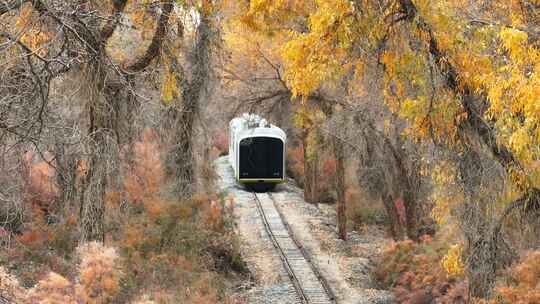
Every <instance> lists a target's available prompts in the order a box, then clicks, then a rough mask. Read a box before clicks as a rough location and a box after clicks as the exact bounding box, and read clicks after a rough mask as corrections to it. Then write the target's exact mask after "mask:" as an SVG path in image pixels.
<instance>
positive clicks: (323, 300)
mask: <svg viewBox="0 0 540 304" xmlns="http://www.w3.org/2000/svg"><path fill="white" fill-rule="evenodd" d="M253 195H254V198H255V199H254V200H255V203H256V205H257V209H258V211H259V214H260V216H261V219H262V222H263V225H264V228H265V230H266V232H267V234H268V236H269V238H270V240H271V241H272V243H273V245H274V247H275V248H276V250H277V251H278V253H279V255H280V258H281V260H282V262H283V266H284V267H285V270H286V271H287V273H288V275H289V278H290V279H291V282H292V284H293V285H294V287H295V289H296V292H297V298H298V301H299V303H306V304H329V303H337V302H336V299H335V296H334V294H333V292H332V290H331V289H330V287H329V285H328V283H327V282H326V280H325V279H324V277H323V276H322V275H321V274H320V272H319V270H318V269H317V267H316V266H315V265H314V263H313V261H312V258H311V256H310V254H309V253H308V252H307V251H306V250H305V249H304V248H303V247H302V244H300V243H299V242H298V240H297V239H296V238H295V237H294V233H293V231H292V230H291V228H290V227H289V225H288V223H287V221H286V220H285V218H284V216H283V214H282V212H281V210H280V209H279V206H278V205H277V204H276V203H275V200H274V198H273V197H272V195H271V194H268V193H253Z"/></svg>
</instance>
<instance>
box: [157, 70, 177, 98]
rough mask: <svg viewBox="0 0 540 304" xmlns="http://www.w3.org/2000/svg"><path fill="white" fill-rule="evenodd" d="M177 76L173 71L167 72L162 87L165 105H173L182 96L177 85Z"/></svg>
mask: <svg viewBox="0 0 540 304" xmlns="http://www.w3.org/2000/svg"><path fill="white" fill-rule="evenodd" d="M176 77H177V76H176V75H175V74H174V72H173V71H167V72H166V73H165V75H164V76H163V82H162V85H161V100H162V101H163V102H164V103H165V104H169V103H171V102H172V101H173V100H174V99H175V98H178V96H180V94H181V92H180V89H179V88H178V85H177V79H176Z"/></svg>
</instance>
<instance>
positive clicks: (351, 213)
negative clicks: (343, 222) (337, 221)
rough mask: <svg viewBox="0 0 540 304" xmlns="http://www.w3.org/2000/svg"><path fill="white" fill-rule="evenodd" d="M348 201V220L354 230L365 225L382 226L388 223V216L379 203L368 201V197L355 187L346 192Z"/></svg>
mask: <svg viewBox="0 0 540 304" xmlns="http://www.w3.org/2000/svg"><path fill="white" fill-rule="evenodd" d="M345 196H346V200H347V219H348V223H350V225H351V226H352V227H351V228H352V229H354V230H360V229H361V227H362V226H363V225H381V224H386V223H388V216H387V215H386V211H385V209H384V208H383V206H382V205H381V204H380V203H379V202H372V201H367V200H366V196H365V195H362V194H361V192H360V190H358V188H355V187H349V188H347V190H346V191H345Z"/></svg>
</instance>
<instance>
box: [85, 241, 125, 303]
mask: <svg viewBox="0 0 540 304" xmlns="http://www.w3.org/2000/svg"><path fill="white" fill-rule="evenodd" d="M77 253H78V255H79V257H80V259H81V263H80V265H79V283H78V284H77V285H76V286H75V289H76V294H77V297H78V298H79V299H82V300H83V302H84V303H96V304H99V303H109V302H110V301H111V299H112V298H113V296H114V295H115V294H116V293H117V292H118V290H119V281H120V276H121V272H120V269H119V266H118V265H119V263H118V255H117V253H116V250H115V249H114V248H107V247H104V246H103V245H102V244H101V243H97V242H90V243H87V244H84V245H82V246H79V247H78V248H77Z"/></svg>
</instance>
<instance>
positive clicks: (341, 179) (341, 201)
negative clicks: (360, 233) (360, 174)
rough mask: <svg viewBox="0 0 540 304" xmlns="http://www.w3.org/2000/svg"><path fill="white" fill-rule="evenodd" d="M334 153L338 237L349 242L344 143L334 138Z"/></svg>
mask: <svg viewBox="0 0 540 304" xmlns="http://www.w3.org/2000/svg"><path fill="white" fill-rule="evenodd" d="M332 151H333V154H334V157H335V159H336V176H335V187H336V194H337V221H338V235H339V238H340V239H342V240H344V241H345V240H347V206H346V201H345V166H344V158H345V155H344V151H343V143H342V142H341V141H340V139H339V138H337V137H335V136H332Z"/></svg>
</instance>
